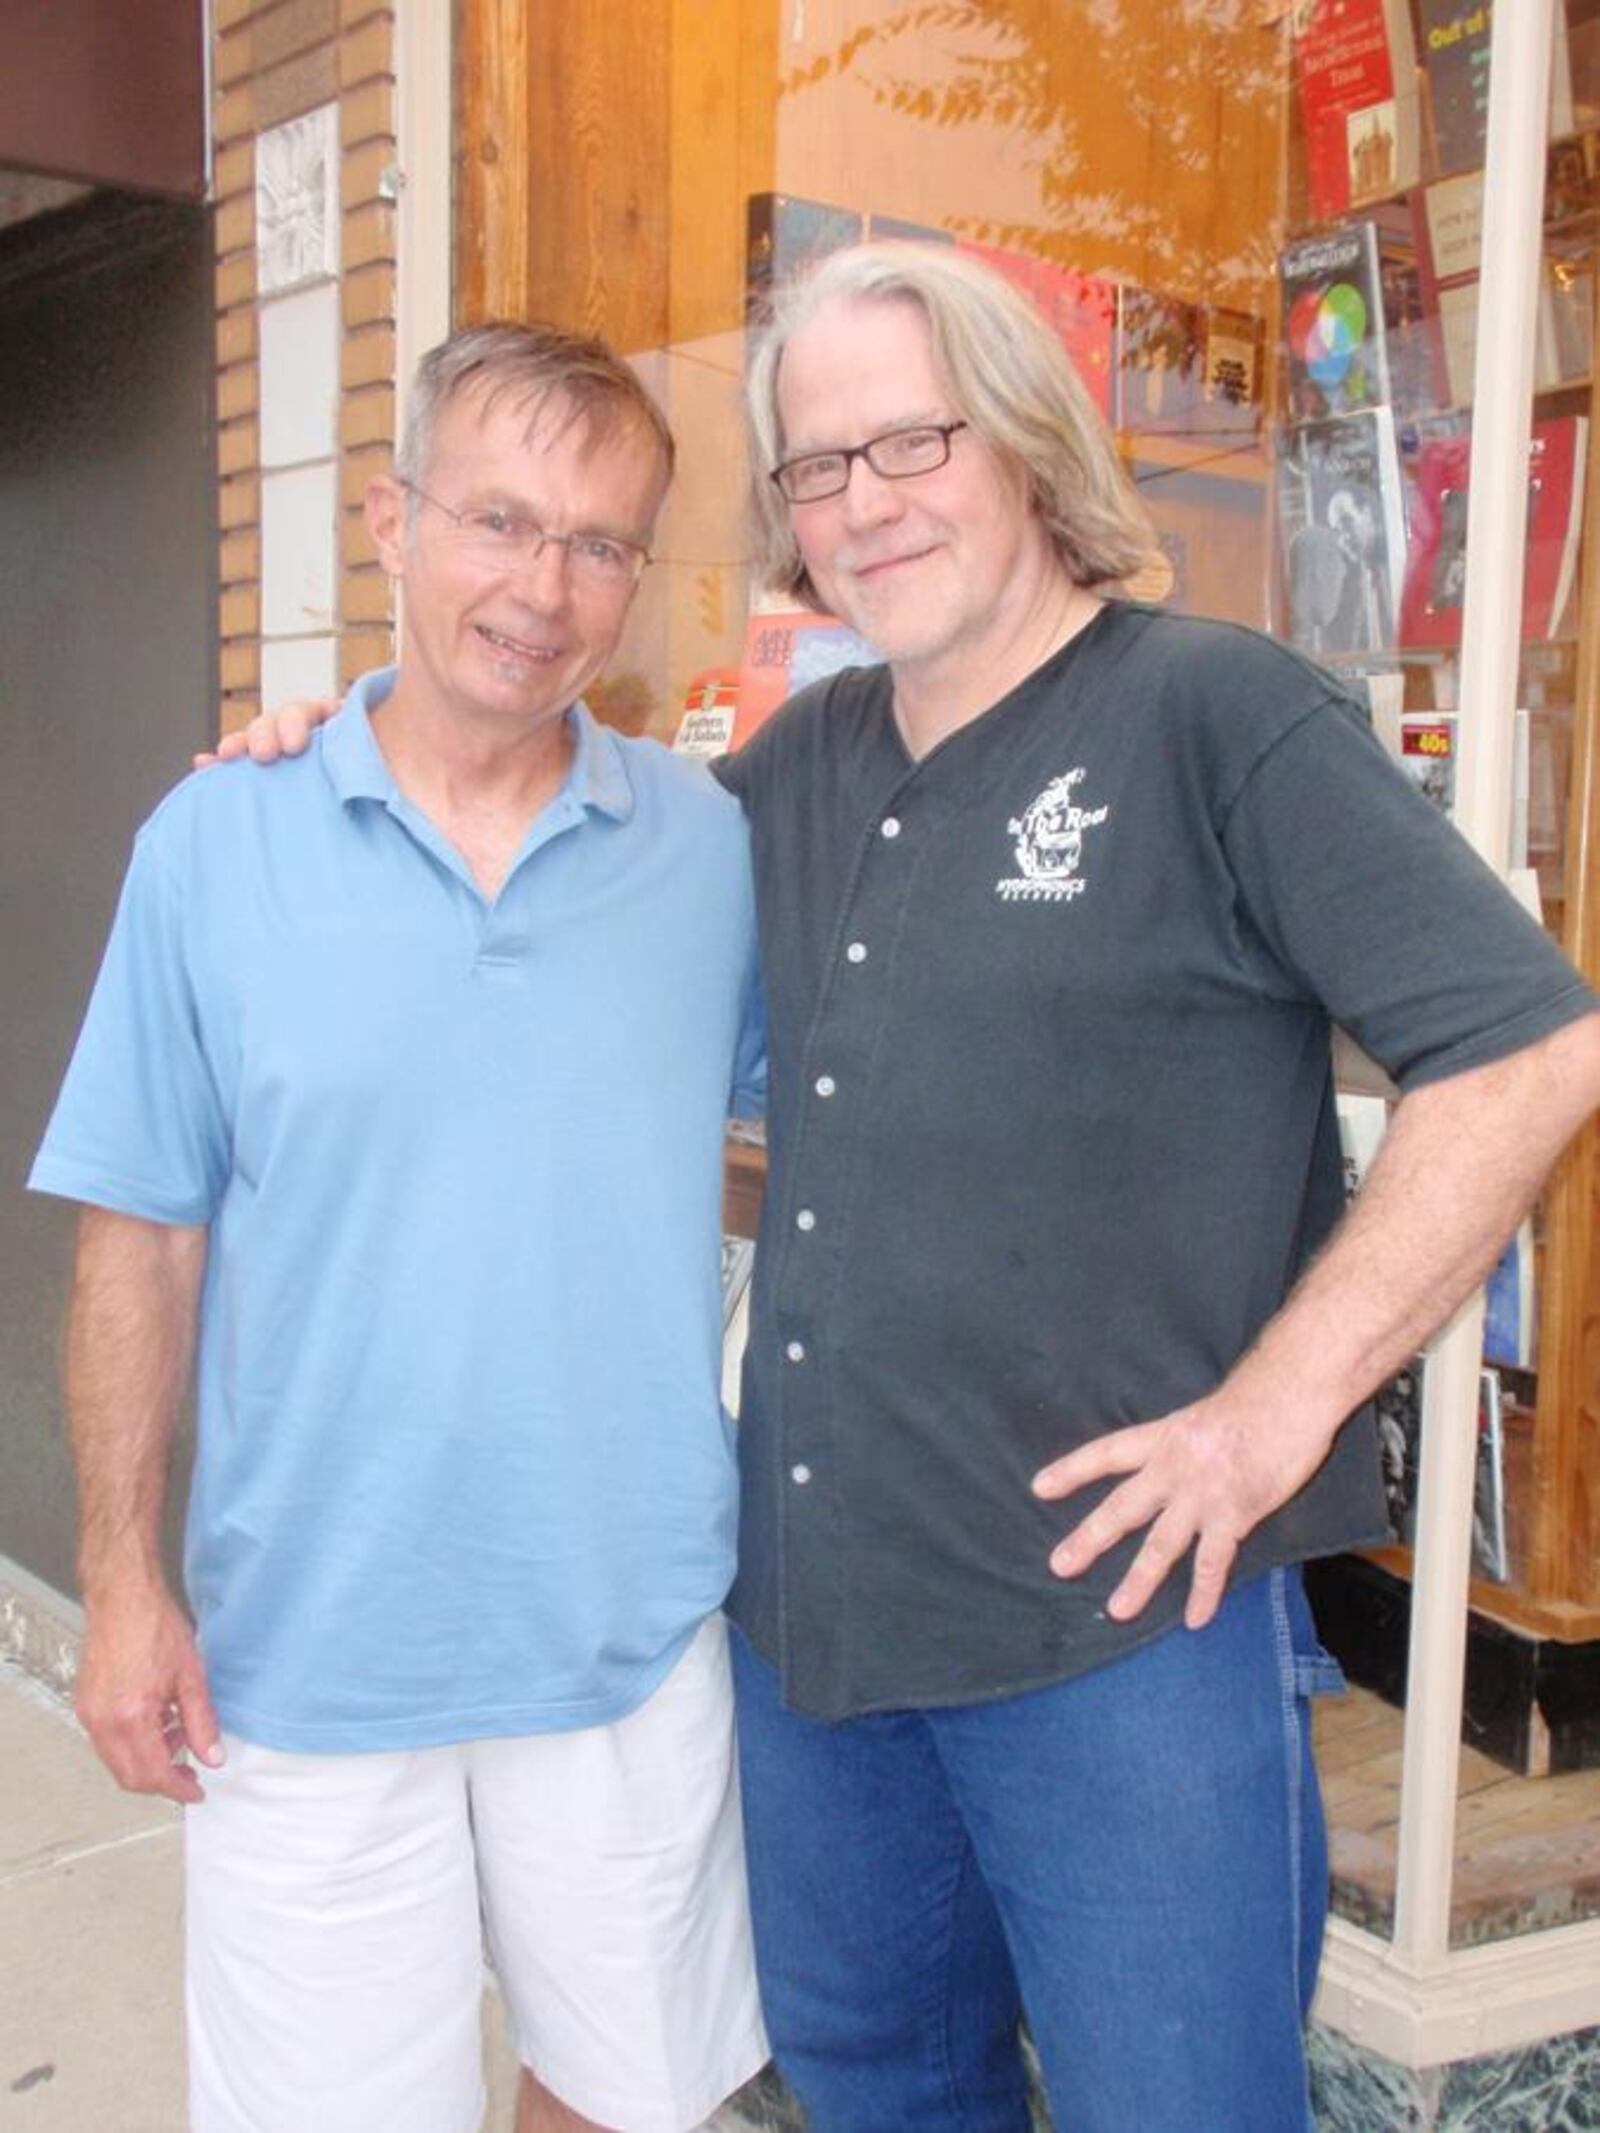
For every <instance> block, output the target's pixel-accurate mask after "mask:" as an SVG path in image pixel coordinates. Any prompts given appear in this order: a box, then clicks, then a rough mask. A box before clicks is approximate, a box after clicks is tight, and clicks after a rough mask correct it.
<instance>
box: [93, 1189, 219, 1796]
mask: <svg viewBox="0 0 1600 2133" xmlns="http://www.w3.org/2000/svg"><path fill="white" fill-rule="evenodd" d="M205 1256H206V1233H205V1231H204V1230H203V1229H181V1228H173V1227H170V1226H168V1225H166V1224H164V1223H159V1222H145V1221H141V1220H139V1219H138V1218H136V1217H135V1216H132V1215H119V1214H112V1213H110V1212H109V1211H107V1210H105V1209H103V1208H94V1207H90V1208H85V1209H84V1211H83V1214H82V1216H81V1217H80V1219H79V1224H78V1251H77V1264H76V1268H75V1270H74V1275H73V1285H72V1302H71V1307H70V1309H69V1312H68V1318H67V1365H66V1391H67V1419H68V1427H69V1429H70V1432H71V1438H72V1456H73V1461H74V1464H75V1466H76V1468H77V1475H78V1572H79V1578H80V1581H81V1583H82V1588H83V1602H84V1618H85V1628H84V1640H83V1654H82V1658H81V1661H80V1663H79V1667H78V1682H77V1698H76V1700H77V1710H78V1716H79V1718H80V1719H81V1720H82V1722H83V1726H84V1729H85V1731H86V1732H87V1733H88V1735H89V1738H90V1739H91V1740H92V1741H93V1743H94V1745H95V1749H96V1751H97V1752H98V1754H99V1756H100V1758H101V1760H102V1761H103V1762H104V1763H105V1765H106V1767H107V1769H109V1770H110V1772H111V1774H112V1776H113V1777H114V1778H115V1779H116V1780H117V1782H118V1784H119V1785H122V1786H125V1787H126V1788H127V1789H128V1790H129V1791H130V1792H158V1793H163V1794H164V1795H165V1796H166V1797H167V1798H168V1799H170V1800H178V1801H183V1802H193V1801H196V1800H198V1799H200V1798H201V1797H202V1793H201V1788H200V1785H199V1782H198V1781H197V1779H196V1777H195V1775H194V1772H193V1771H192V1770H191V1769H190V1768H189V1767H188V1766H187V1765H186V1764H184V1763H180V1762H178V1761H176V1760H175V1758H176V1756H177V1754H178V1751H179V1750H180V1749H182V1748H188V1749H189V1751H190V1752H191V1753H192V1754H193V1755H195V1756H196V1757H198V1759H199V1760H200V1761H201V1762H203V1763H209V1764H213V1765H214V1764H216V1763H218V1762H220V1761H221V1759H222V1758H221V1751H220V1749H219V1746H218V1728H217V1720H216V1714H215V1713H214V1712H213V1710H212V1708H211V1698H210V1695H209V1693H208V1691H207V1688H206V1680H205V1672H204V1669H203V1667H202V1665H201V1661H200V1653H199V1649H198V1647H197V1645H196V1643H195V1638H194V1632H193V1630H192V1628H191V1627H190V1624H189V1621H188V1617H187V1616H186V1615H185V1614H184V1612H183V1609H182V1608H181V1607H180V1606H179V1605H178V1603H177V1601H176V1600H175V1599H174V1597H173V1595H172V1593H171V1591H170V1589H169V1588H168V1585H167V1582H166V1578H165V1576H164V1574H163V1571H162V1567H161V1543H160V1535H161V1516H162V1509H163V1506H164V1504H165V1501H166V1492H167V1472H168V1468H169V1465H170V1463H171V1458H172V1442H173V1436H174V1433H175V1431H176V1428H177V1423H178V1416H179V1413H180V1411H181V1408H182V1404H183V1394H184V1389H185V1387H186V1385H187V1384H188V1380H189V1373H190V1368H191V1365H192V1361H193V1356H194V1337H195V1321H196V1314H197V1309H198V1304H199V1295H200V1278H201V1274H202V1272H203V1271H204V1267H205Z"/></svg>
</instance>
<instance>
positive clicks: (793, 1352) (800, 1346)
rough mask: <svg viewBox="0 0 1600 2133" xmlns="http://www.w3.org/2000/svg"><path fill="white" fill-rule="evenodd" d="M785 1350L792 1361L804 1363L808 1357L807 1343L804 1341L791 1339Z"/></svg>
mask: <svg viewBox="0 0 1600 2133" xmlns="http://www.w3.org/2000/svg"><path fill="white" fill-rule="evenodd" d="M783 1352H784V1354H785V1355H786V1356H787V1357H788V1358H789V1360H790V1362H791V1363H803V1362H804V1361H805V1359H806V1344H805V1342H804V1341H791V1342H790V1343H789V1345H788V1347H787V1348H785V1349H784V1351H783Z"/></svg>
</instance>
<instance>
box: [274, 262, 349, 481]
mask: <svg viewBox="0 0 1600 2133" xmlns="http://www.w3.org/2000/svg"><path fill="white" fill-rule="evenodd" d="M260 320H261V464H262V466H264V467H287V466H293V465H295V464H296V463H297V462H298V461H300V460H305V459H331V458H332V456H333V454H334V450H335V448H336V444H337V422H338V409H339V284H338V283H337V282H335V281H324V282H318V283H316V284H315V285H314V286H313V287H311V288H309V289H297V290H296V291H295V292H294V294H293V295H292V296H275V297H273V298H272V299H271V301H270V302H268V303H265V304H263V305H262V306H261V312H260Z"/></svg>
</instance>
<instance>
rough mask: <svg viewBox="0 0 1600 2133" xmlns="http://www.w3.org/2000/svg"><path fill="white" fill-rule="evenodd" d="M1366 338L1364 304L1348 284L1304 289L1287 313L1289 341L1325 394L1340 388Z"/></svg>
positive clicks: (1364, 300) (1357, 290) (1365, 307)
mask: <svg viewBox="0 0 1600 2133" xmlns="http://www.w3.org/2000/svg"><path fill="white" fill-rule="evenodd" d="M1366 337H1367V301H1366V298H1365V297H1364V296H1363V295H1362V294H1361V291H1360V290H1359V289H1357V288H1355V287H1354V286H1353V285H1352V284H1351V283H1350V282H1347V281H1336V282H1335V283H1334V284H1333V286H1332V287H1331V288H1329V289H1305V290H1303V291H1302V292H1301V294H1300V295H1299V296H1297V297H1296V298H1295V301H1294V304H1293V306H1292V307H1291V309H1290V312H1289V338H1290V341H1291V343H1292V345H1293V348H1294V351H1295V354H1296V356H1297V357H1298V358H1299V360H1300V361H1301V362H1302V363H1303V364H1304V365H1305V367H1306V372H1307V375H1308V376H1309V377H1310V378H1311V379H1312V381H1313V382H1314V383H1315V384H1317V385H1319V386H1321V388H1322V389H1323V391H1324V392H1327V391H1329V390H1330V389H1331V388H1333V387H1335V386H1337V385H1339V384H1341V383H1342V382H1343V380H1344V376H1345V373H1346V372H1347V371H1348V370H1349V368H1350V365H1351V364H1352V363H1353V362H1354V361H1355V358H1356V355H1357V353H1358V351H1359V350H1360V348H1361V344H1362V343H1363V342H1364V341H1365V339H1366Z"/></svg>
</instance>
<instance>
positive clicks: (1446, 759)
mask: <svg viewBox="0 0 1600 2133" xmlns="http://www.w3.org/2000/svg"><path fill="white" fill-rule="evenodd" d="M1400 768H1401V769H1402V770H1403V771H1404V772H1405V774H1406V776H1407V777H1408V778H1409V779H1410V780H1411V782H1412V784H1413V785H1415V786H1416V788H1417V790H1418V792H1420V793H1421V794H1422V796H1423V798H1424V799H1427V800H1431V801H1432V802H1433V804H1434V806H1435V807H1437V808H1438V809H1439V810H1440V812H1441V813H1443V814H1446V815H1450V816H1454V814H1455V806H1456V722H1455V715H1454V713H1453V712H1446V711H1406V712H1402V714H1401V717H1400Z"/></svg>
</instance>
